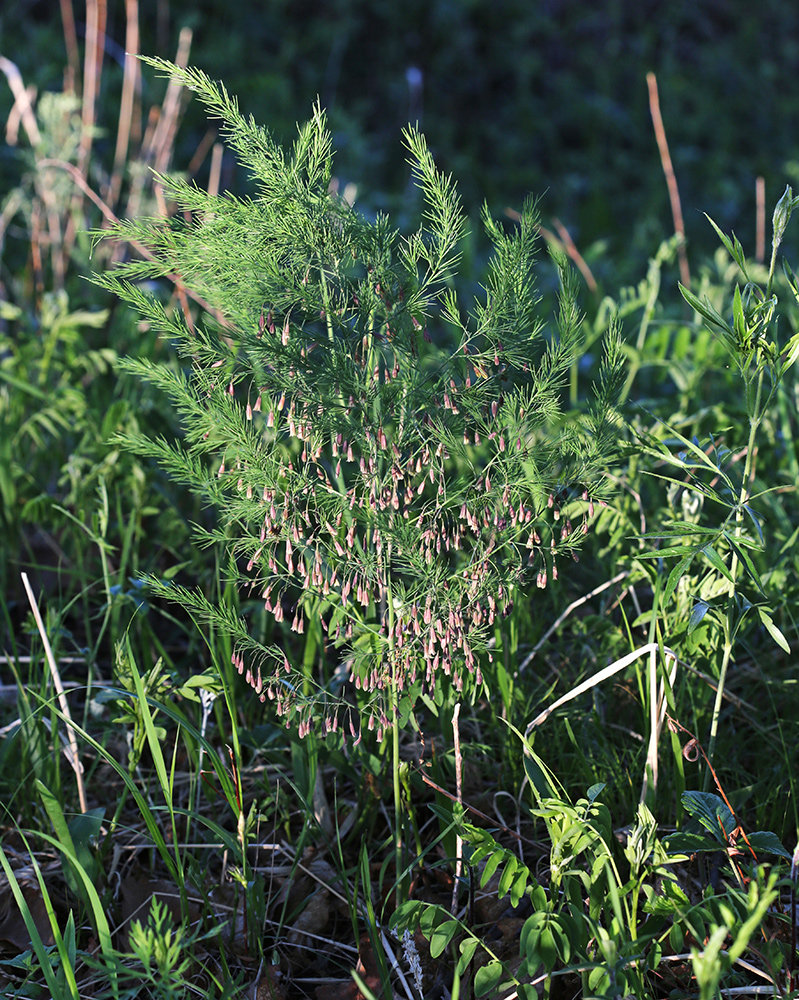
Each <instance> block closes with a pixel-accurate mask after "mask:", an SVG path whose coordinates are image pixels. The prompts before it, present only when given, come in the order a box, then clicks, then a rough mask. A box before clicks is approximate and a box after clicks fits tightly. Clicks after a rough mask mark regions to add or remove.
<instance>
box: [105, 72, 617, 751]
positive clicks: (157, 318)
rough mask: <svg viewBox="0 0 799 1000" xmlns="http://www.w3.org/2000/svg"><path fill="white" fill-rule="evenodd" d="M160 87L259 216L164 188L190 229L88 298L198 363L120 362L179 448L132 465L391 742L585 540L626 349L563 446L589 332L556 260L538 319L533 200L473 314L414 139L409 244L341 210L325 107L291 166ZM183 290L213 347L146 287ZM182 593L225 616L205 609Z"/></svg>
mask: <svg viewBox="0 0 799 1000" xmlns="http://www.w3.org/2000/svg"><path fill="white" fill-rule="evenodd" d="M153 64H154V65H156V66H157V67H158V68H159V69H161V70H162V71H164V72H167V73H169V74H171V75H172V76H173V77H175V78H177V79H179V80H180V81H181V82H182V83H183V84H185V85H186V86H188V87H189V88H191V89H192V90H193V91H195V92H196V93H197V94H198V95H199V96H200V98H201V100H202V101H203V102H204V103H205V105H206V106H207V108H208V109H209V111H210V112H211V113H212V114H214V115H216V116H219V117H220V118H221V119H222V122H223V131H224V133H225V135H226V137H227V139H228V141H229V143H230V144H231V146H232V147H233V148H234V149H235V150H236V151H237V153H238V155H239V157H240V158H241V160H242V162H243V163H244V165H245V166H246V168H247V169H248V171H249V172H250V173H251V175H252V177H253V178H254V179H255V182H256V185H257V194H256V195H255V197H253V198H251V199H240V198H235V197H232V196H229V195H226V196H220V197H209V196H208V195H206V194H205V193H204V192H202V191H201V190H199V189H198V188H196V187H194V186H192V185H190V184H187V183H185V182H184V181H182V180H180V179H176V178H172V177H161V178H160V179H159V180H160V183H161V184H162V185H163V188H164V193H165V195H166V197H167V198H169V199H171V200H173V201H174V202H175V203H176V204H177V205H178V206H179V208H180V210H181V211H180V213H179V214H178V215H177V216H176V219H175V221H174V222H173V224H171V225H165V224H164V223H163V220H158V221H147V220H134V221H130V222H127V223H124V224H122V225H120V226H119V227H117V229H116V231H115V235H116V236H117V237H118V238H120V239H123V240H128V241H136V242H137V243H139V244H141V245H144V246H146V247H148V248H149V249H150V250H151V251H152V254H153V259H152V260H147V261H130V262H128V263H126V264H124V265H123V266H121V267H118V268H117V269H116V270H114V271H113V272H110V273H106V274H105V275H103V276H102V277H101V278H99V279H98V281H99V282H100V283H101V284H102V285H103V286H104V287H106V288H108V289H111V290H113V291H115V292H116V293H117V294H118V295H119V296H120V297H121V298H122V299H124V300H125V301H127V302H129V303H130V304H132V305H133V306H135V307H136V308H137V309H138V310H139V311H140V312H141V314H142V316H143V317H144V318H145V319H146V321H147V322H148V323H150V324H154V325H155V326H156V327H157V328H158V329H159V330H161V331H162V333H163V334H164V335H166V336H168V337H170V338H173V339H174V340H175V342H176V343H177V345H178V350H179V352H180V354H181V355H182V356H183V357H184V358H185V359H186V368H185V372H184V374H183V375H182V376H179V375H176V374H175V373H173V372H170V371H167V370H166V369H164V368H162V367H160V366H158V365H155V364H153V363H151V362H148V361H146V360H137V361H131V362H129V363H127V364H126V365H125V367H126V368H127V369H128V370H130V371H134V372H136V373H137V374H139V375H141V376H142V377H143V378H145V379H147V380H149V381H150V382H152V383H153V384H155V385H157V386H158V387H159V388H161V389H163V390H164V391H165V392H166V393H167V394H168V395H169V397H170V398H171V400H172V402H173V403H174V405H175V407H176V409H177V411H178V412H179V414H180V417H181V419H182V423H183V428H184V431H185V441H183V442H179V443H173V442H171V441H167V440H165V439H161V440H146V439H144V438H142V437H129V438H127V439H126V443H127V444H128V445H129V446H131V447H133V448H134V449H135V450H137V451H139V452H140V453H141V454H144V455H150V456H153V457H155V458H157V459H158V460H159V461H160V462H161V463H162V464H163V466H164V468H166V469H167V470H168V472H169V473H170V475H171V476H173V477H174V478H175V479H177V480H179V481H181V482H183V483H186V484H187V485H188V486H189V487H190V488H191V489H193V490H195V491H196V492H197V493H198V494H200V495H202V496H203V498H204V499H205V500H206V502H207V503H209V504H211V505H212V506H214V507H215V508H216V509H217V510H218V511H220V512H221V513H222V516H223V521H224V523H223V525H222V527H221V528H220V529H219V530H217V531H214V532H209V533H208V534H207V536H206V540H207V541H208V542H221V543H225V544H227V545H228V546H229V548H230V551H231V553H232V554H233V555H234V556H235V557H236V558H237V559H238V560H239V561H238V564H237V565H238V569H237V570H236V572H237V575H238V578H239V581H240V585H241V586H242V587H249V588H250V589H251V590H256V591H257V592H258V593H260V594H261V596H262V597H263V600H264V602H265V607H266V609H267V611H270V612H272V613H273V614H274V617H275V619H276V620H277V621H281V620H282V619H284V618H286V620H289V619H291V629H292V631H294V632H298V633H301V632H303V631H304V629H305V627H306V621H307V619H308V618H309V617H314V618H316V619H320V620H321V622H322V627H323V629H324V630H325V631H327V632H328V634H329V636H330V638H331V639H332V641H333V642H334V643H335V645H336V646H337V647H340V648H341V655H342V658H343V659H344V661H345V662H346V666H347V674H348V676H349V679H350V680H351V681H352V682H353V683H354V684H355V687H356V688H360V689H362V690H364V691H367V692H368V693H369V697H368V699H367V703H366V705H365V706H364V707H365V709H366V716H367V718H368V721H369V726H370V728H372V727H373V726H376V727H377V730H378V734H379V735H381V734H382V733H383V732H385V731H386V728H387V727H388V726H390V725H393V719H392V718H391V716H392V714H393V712H392V711H391V710H392V709H393V708H394V704H393V702H394V698H395V696H396V693H397V691H398V690H402V689H403V688H405V687H408V686H410V687H411V688H413V686H414V685H416V687H415V688H414V690H415V691H416V693H419V691H420V690H421V691H426V692H427V693H428V694H433V693H434V691H435V687H436V679H437V676H438V675H439V674H441V673H442V672H443V673H444V674H446V675H449V676H450V678H451V680H452V683H453V684H454V686H455V688H456V690H458V691H460V690H461V689H462V688H463V687H464V685H467V686H468V684H467V679H468V678H469V677H470V676H473V677H474V679H475V681H476V683H477V685H480V683H481V670H480V662H479V659H478V656H477V653H478V652H479V651H480V650H481V649H482V648H484V646H485V641H486V638H487V636H488V634H489V629H490V627H491V626H492V625H493V623H494V621H495V619H496V617H497V616H500V615H505V614H507V613H508V611H509V609H510V607H511V606H512V603H513V597H514V593H515V591H516V590H517V588H519V587H522V586H524V585H525V584H527V583H528V582H529V581H530V580H531V579H535V580H536V581H537V582H538V584H539V586H545V585H546V581H547V579H548V577H549V576H550V575H552V576H556V575H557V571H558V561H559V560H562V559H563V558H564V557H568V556H570V555H571V554H572V552H573V551H574V550H575V549H576V547H577V546H578V544H579V542H580V540H581V539H582V537H583V535H584V534H585V533H586V532H587V531H588V526H589V521H590V518H591V515H592V512H593V504H594V501H595V500H597V499H599V500H601V499H602V498H603V497H604V495H605V493H606V485H605V483H604V481H603V471H604V468H605V466H606V464H607V461H608V459H609V458H610V456H611V455H612V452H613V440H612V438H613V435H612V427H613V424H614V420H615V410H614V402H615V399H616V397H617V395H618V392H619V391H620V388H621V381H622V374H621V373H622V362H621V351H620V341H619V336H618V332H617V331H616V330H615V329H612V330H611V333H610V334H609V335H608V336H607V338H606V357H605V363H604V365H603V366H602V369H601V372H600V379H599V382H598V384H597V386H596V391H595V397H596V398H595V403H594V406H593V408H592V410H591V412H590V413H589V414H588V415H587V416H586V417H585V419H584V420H582V421H579V420H577V419H574V420H572V421H571V422H570V423H569V424H568V425H567V426H566V427H565V428H562V429H561V430H560V431H555V430H553V429H554V428H556V425H557V422H558V421H560V420H562V417H563V414H562V397H563V390H564V385H565V384H566V382H567V379H568V373H569V371H570V368H571V366H572V364H573V363H574V362H575V360H576V358H577V357H578V356H579V354H580V350H581V345H582V331H581V318H580V315H579V312H578V310H577V307H576V288H575V285H574V282H573V280H572V278H571V275H570V273H569V271H568V268H567V265H566V262H565V259H562V258H560V257H556V258H555V262H556V264H557V267H558V271H559V274H560V280H561V292H560V310H559V315H558V316H557V319H556V321H555V325H554V328H548V327H546V325H545V323H544V321H543V319H542V318H541V316H540V314H539V309H538V298H537V295H536V291H535V281H534V273H533V266H534V258H535V243H536V240H537V230H538V225H537V214H536V209H535V204H534V203H533V202H532V201H528V202H527V204H526V205H525V207H524V211H523V213H522V216H521V222H520V224H519V225H518V226H517V227H515V228H514V229H513V230H511V231H506V230H505V229H504V228H502V227H501V226H500V225H499V224H498V223H497V222H496V221H495V220H493V219H492V218H491V217H490V215H489V213H488V210H487V209H485V210H484V212H483V222H484V225H485V227H486V230H487V232H488V234H489V236H490V238H491V241H492V243H493V245H494V254H493V258H492V260H491V262H490V265H489V268H488V275H487V280H486V285H485V289H484V291H483V294H482V295H481V296H480V297H479V299H478V301H477V302H475V304H474V305H473V306H472V307H471V309H467V308H465V307H464V305H463V303H462V302H461V299H460V296H459V295H458V293H457V291H456V287H457V280H456V279H457V276H458V263H459V243H460V240H461V238H462V236H463V234H464V230H465V217H464V215H463V212H462V210H461V206H460V202H459V199H458V195H457V191H456V187H455V184H454V182H453V180H452V179H451V178H449V177H444V176H442V175H441V174H440V173H439V172H438V171H437V170H436V168H435V164H434V162H433V158H432V156H431V154H430V152H429V150H428V148H427V145H426V143H425V140H424V138H423V137H422V136H421V135H420V134H419V133H418V132H416V131H414V130H411V129H409V130H407V131H406V133H405V143H406V147H407V149H408V153H409V158H410V164H411V168H412V172H413V177H414V180H415V182H416V185H417V187H418V188H419V189H420V191H421V193H422V196H423V201H424V214H423V222H422V225H421V227H420V228H419V229H418V230H417V231H416V232H414V233H412V234H411V235H410V236H407V237H402V236H401V235H400V234H399V233H398V232H396V231H395V230H394V229H393V228H392V226H391V224H390V222H389V220H388V219H387V218H385V217H378V218H376V219H375V220H374V221H370V220H367V219H364V218H362V217H361V216H359V215H358V214H357V213H356V212H355V211H353V210H352V209H351V208H350V206H349V205H348V204H347V203H346V202H344V201H342V200H341V199H339V198H337V197H336V196H335V195H334V194H333V193H331V191H330V178H331V169H332V149H331V138H330V135H329V133H328V131H327V128H326V123H325V116H324V114H323V112H322V111H321V110H320V109H319V108H316V109H315V110H314V114H313V117H312V119H311V120H310V122H308V123H307V124H306V125H305V126H303V127H302V128H301V129H300V130H299V134H298V137H297V140H296V142H295V143H294V146H293V148H292V150H291V152H290V154H286V153H284V152H283V151H282V150H281V149H279V148H278V147H277V146H276V145H275V144H274V142H273V141H272V140H271V138H270V137H269V135H268V133H267V132H265V131H264V130H263V129H261V128H259V127H258V126H256V125H255V123H254V122H253V121H252V120H250V121H246V120H245V119H244V118H243V117H242V116H241V115H240V114H239V112H238V108H237V104H236V101H235V100H234V99H233V98H231V97H230V96H229V95H228V94H227V93H226V91H225V90H224V88H223V87H222V86H219V85H217V84H214V83H212V82H211V81H210V80H209V79H208V78H207V77H206V76H205V75H204V74H203V73H201V72H199V71H198V70H193V69H188V70H181V69H177V68H176V67H174V66H170V65H169V64H168V63H165V62H162V61H153ZM187 218H189V219H190V221H188V222H187V221H185V220H186V219H187ZM170 275H179V276H180V280H181V281H182V282H183V283H184V284H186V285H187V286H188V287H189V288H191V289H192V291H194V292H195V293H197V294H199V295H201V296H202V297H203V298H204V299H205V300H206V301H207V302H208V303H209V304H210V306H211V308H212V312H209V313H208V314H207V315H206V316H205V317H204V321H203V323H202V324H197V325H194V324H189V323H187V322H186V321H185V320H184V319H183V318H182V317H180V316H177V315H168V314H167V313H166V311H165V310H164V309H163V307H162V306H161V305H160V304H159V303H158V302H157V301H156V300H155V299H154V298H152V297H150V296H148V295H147V294H145V293H144V292H143V290H142V289H141V287H140V284H139V282H141V281H142V280H144V279H152V278H154V277H158V276H160V277H166V276H170ZM431 330H432V332H431ZM481 443H482V447H481ZM575 500H576V502H574V501H575ZM564 506H565V509H564V511H563V517H561V509H562V508H564ZM572 518H575V521H574V523H573V522H572ZM245 562H246V569H244V564H245ZM161 590H162V592H164V588H163V586H162V587H161ZM166 592H168V593H169V594H170V595H171V596H172V597H174V598H175V599H176V600H177V601H178V602H179V603H185V604H190V605H192V610H193V611H194V613H198V612H199V613H200V615H201V617H202V616H203V614H204V616H205V618H207V619H210V618H211V617H213V616H214V614H215V612H214V611H213V609H212V607H210V606H206V608H205V611H204V612H202V611H201V609H200V608H199V606H198V602H199V603H200V604H201V603H202V602H203V601H205V598H202V597H200V596H199V595H196V596H190V595H188V594H187V593H186V592H185V591H182V590H179V589H177V588H171V587H169V588H166ZM232 631H234V632H237V633H238V634H237V635H236V651H235V652H234V662H235V663H236V665H237V666H238V668H239V670H240V671H244V670H245V669H246V671H247V676H248V678H249V679H250V680H251V682H252V684H253V686H254V687H255V689H256V691H257V692H258V693H259V694H260V695H261V697H262V698H263V697H264V695H268V696H269V697H270V698H273V699H275V701H276V704H277V709H278V713H279V714H285V715H286V716H287V717H290V716H292V715H294V714H298V721H299V724H300V730H301V732H302V731H308V729H309V728H310V726H311V725H312V716H311V714H310V708H309V707H307V706H306V705H305V703H302V702H300V701H299V700H298V697H297V684H296V683H294V679H293V678H290V677H289V676H288V675H286V674H285V673H284V672H283V671H282V669H281V668H282V666H284V665H285V667H286V669H287V670H289V671H291V664H290V660H289V658H288V657H287V656H286V655H285V651H281V652H280V653H279V654H278V655H277V656H269V655H267V650H265V649H260V650H259V649H258V648H257V644H256V643H255V641H254V640H249V641H248V640H247V639H246V638H245V637H243V636H242V634H241V630H240V629H236V628H233V629H232ZM245 657H246V661H247V662H246V664H245ZM344 715H346V716H347V721H348V723H349V727H350V729H351V733H352V735H354V734H355V733H356V732H357V731H358V726H357V724H356V723H355V722H354V721H353V719H352V717H351V715H350V713H349V710H346V711H344V712H343V714H338V713H337V710H336V708H335V707H330V706H328V708H327V710H326V719H325V725H326V729H327V730H329V729H331V728H332V729H334V730H335V729H337V728H338V726H339V724H340V723H341V722H342V721H343V719H344ZM287 721H288V719H287Z"/></svg>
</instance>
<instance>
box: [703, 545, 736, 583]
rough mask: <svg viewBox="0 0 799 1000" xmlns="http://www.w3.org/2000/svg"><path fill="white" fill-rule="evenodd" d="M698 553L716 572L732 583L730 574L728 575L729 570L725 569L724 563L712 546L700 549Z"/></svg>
mask: <svg viewBox="0 0 799 1000" xmlns="http://www.w3.org/2000/svg"><path fill="white" fill-rule="evenodd" d="M700 551H701V553H702V555H703V556H704V557H705V559H707V561H708V562H709V563H710V565H711V566H712V567H713V569H715V570H716V572H718V573H721V575H722V576H724V577H726V578H727V579H728V580H730V581H731V582H734V581H733V578H732V573H730V571H729V569H727V565H726V563H725V562H724V560H723V559H722V558H721V556H720V555H719V554H718V552H716V550H715V549H714V548H713V546H712V545H705V546H704V547H703V548H702V549H700Z"/></svg>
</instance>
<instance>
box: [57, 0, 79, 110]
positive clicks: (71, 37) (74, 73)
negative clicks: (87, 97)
mask: <svg viewBox="0 0 799 1000" xmlns="http://www.w3.org/2000/svg"><path fill="white" fill-rule="evenodd" d="M61 23H62V24H63V26H64V45H65V46H66V50H67V62H68V63H69V78H68V79H67V80H66V81H65V82H66V86H65V87H64V89H65V90H75V88H76V87H77V86H78V82H79V80H80V53H79V52H78V33H77V31H76V30H75V12H74V10H73V9H72V0H61Z"/></svg>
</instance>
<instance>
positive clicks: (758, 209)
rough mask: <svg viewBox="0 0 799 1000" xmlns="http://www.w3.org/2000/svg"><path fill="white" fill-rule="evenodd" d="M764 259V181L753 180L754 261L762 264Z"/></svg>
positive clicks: (761, 179) (761, 178)
mask: <svg viewBox="0 0 799 1000" xmlns="http://www.w3.org/2000/svg"><path fill="white" fill-rule="evenodd" d="M765 259H766V181H765V178H764V177H756V178H755V260H756V261H757V262H758V264H762V263H763V262H764V261H765Z"/></svg>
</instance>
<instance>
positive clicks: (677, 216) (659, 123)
mask: <svg viewBox="0 0 799 1000" xmlns="http://www.w3.org/2000/svg"><path fill="white" fill-rule="evenodd" d="M646 84H647V87H648V88H649V110H650V113H651V115H652V125H653V126H654V129H655V139H656V140H657V144H658V151H659V153H660V163H661V165H662V167H663V174H664V176H665V178H666V186H667V187H668V189H669V201H670V202H671V214H672V218H673V219H674V232H675V233H676V234H677V235H678V236H679V237H681V241H680V245H679V247H678V249H677V252H678V254H679V258H680V280H681V281H682V283H683V285H685V287H686V288H690V286H691V272H690V270H689V268H688V255H687V254H686V252H685V224H684V223H683V218H682V206H681V205H680V191H679V188H678V187H677V177H676V175H675V173H674V167H673V165H672V162H671V155H670V154H669V143H668V140H667V139H666V130H665V128H664V127H663V118H662V117H661V114H660V98H659V97H658V82H657V77H656V76H655V74H654V73H647V74H646Z"/></svg>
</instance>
